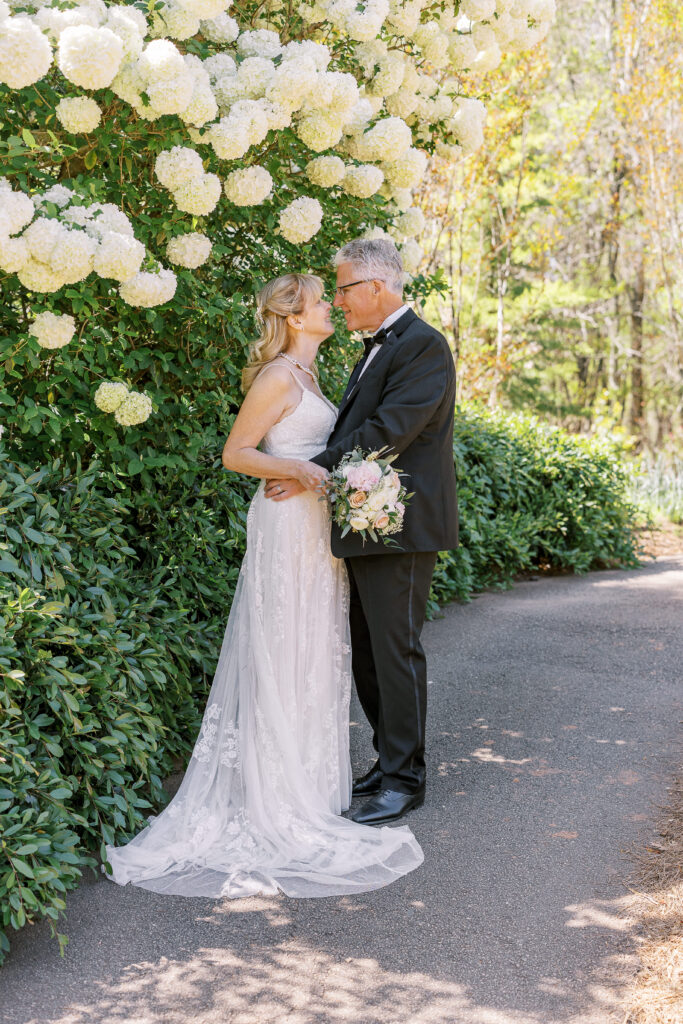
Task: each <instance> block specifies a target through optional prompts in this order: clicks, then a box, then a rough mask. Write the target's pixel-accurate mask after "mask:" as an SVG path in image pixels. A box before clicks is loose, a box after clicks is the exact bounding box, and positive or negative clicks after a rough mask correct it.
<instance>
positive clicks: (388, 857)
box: [107, 373, 423, 897]
mask: <svg viewBox="0 0 683 1024" xmlns="http://www.w3.org/2000/svg"><path fill="white" fill-rule="evenodd" d="M292 376H294V378H295V380H297V383H299V386H300V387H302V385H301V383H300V382H299V381H298V378H297V377H296V375H295V374H294V373H292ZM335 419H336V409H335V407H334V406H333V405H332V404H331V403H330V402H329V401H328V400H327V399H323V398H321V397H320V396H319V395H318V394H316V393H314V392H312V391H309V390H307V389H305V388H303V387H302V395H301V401H300V404H299V405H298V406H297V408H296V409H295V410H294V412H293V413H291V414H290V415H289V416H287V417H285V418H284V419H282V420H280V421H279V422H278V423H276V424H275V425H274V426H273V427H272V428H271V429H270V430H269V431H268V433H267V434H266V436H265V437H264V439H263V443H262V450H263V451H264V452H265V453H267V454H269V455H274V456H280V457H282V458H300V459H310V458H311V457H312V456H313V455H316V454H317V453H318V452H320V451H322V450H323V449H324V447H325V444H326V442H327V438H328V437H329V435H330V432H331V430H332V427H333V426H334V423H335ZM350 688H351V649H350V645H349V626H348V579H347V576H346V569H345V566H344V563H343V560H341V559H336V558H334V557H333V555H332V553H331V550H330V521H329V513H328V511H327V506H326V503H325V502H323V501H320V500H319V498H318V496H317V495H316V494H314V493H313V492H310V491H306V492H305V493H304V494H301V495H298V496H296V497H293V498H289V499H288V500H287V501H282V502H274V501H271V500H268V499H267V498H265V496H264V484H263V483H261V484H260V486H259V487H258V490H257V491H256V494H255V496H254V498H253V500H252V502H251V505H250V507H249V514H248V517H247V551H246V554H245V556H244V560H243V562H242V567H241V570H240V576H239V580H238V583H237V589H236V592H235V597H234V600H233V604H232V609H231V611H230V616H229V618H228V623H227V627H226V630H225V636H224V639H223V644H222V647H221V652H220V657H219V660H218V666H217V668H216V674H215V676H214V680H213V684H212V687H211V692H210V694H209V699H208V703H207V706H206V711H205V713H204V719H203V722H202V727H201V731H200V733H199V737H198V739H197V742H196V744H195V747H194V750H193V753H192V757H191V760H190V763H189V766H188V769H187V772H186V773H185V776H184V779H183V782H182V784H181V786H180V789H179V790H178V792H177V794H176V796H175V797H174V798H173V800H172V801H171V802H170V804H169V805H168V806H167V807H166V808H165V809H164V810H163V811H162V812H161V813H160V814H159V815H158V816H157V817H156V818H150V819H149V824H148V826H147V827H146V828H145V829H144V830H143V831H142V832H140V833H139V834H138V835H137V836H136V837H135V838H134V839H132V840H131V842H129V843H128V844H127V845H126V846H122V847H111V846H108V847H107V856H108V859H109V862H110V864H111V866H112V868H113V875H112V876H111V877H112V878H113V880H114V881H115V882H118V883H119V884H121V885H124V884H125V883H126V882H132V883H133V884H135V885H139V886H143V887H144V888H147V889H152V890H154V891H155V892H162V893H174V894H178V895H182V896H212V897H218V896H228V897H241V896H250V895H253V894H256V893H263V894H274V893H276V892H278V891H279V890H281V891H282V892H284V893H285V894H286V895H288V896H295V897H301V896H334V895H341V894H344V893H354V892H366V891H368V890H370V889H377V888H379V887H380V886H383V885H387V884H388V883H389V882H392V881H394V880H395V879H397V878H399V877H400V876H401V875H404V874H406V873H407V872H409V871H412V870H413V869H414V868H416V867H418V865H419V864H421V863H422V860H423V854H422V850H421V849H420V847H419V845H418V843H417V841H416V839H415V838H414V836H413V834H412V833H411V831H410V829H408V828H407V827H405V826H402V827H397V828H389V827H383V828H373V827H371V826H367V825H358V824H356V823H355V822H352V821H350V820H347V819H345V818H342V817H340V816H339V815H340V812H341V811H342V810H345V809H346V808H347V807H348V806H349V803H350V799H351V767H350V761H349V729H348V727H349V696H350Z"/></svg>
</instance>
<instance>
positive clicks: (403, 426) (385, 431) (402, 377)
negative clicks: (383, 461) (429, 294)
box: [310, 338, 451, 470]
mask: <svg viewBox="0 0 683 1024" xmlns="http://www.w3.org/2000/svg"><path fill="white" fill-rule="evenodd" d="M410 353H411V357H410V358H409V359H404V360H403V361H401V362H398V361H397V365H395V366H393V367H392V368H391V372H390V374H389V376H388V378H387V383H386V387H385V388H384V392H383V394H382V399H381V401H380V404H379V405H378V406H377V408H376V410H375V412H374V413H373V415H372V416H370V417H369V418H368V419H366V420H365V422H364V423H363V424H362V425H361V426H360V427H357V428H356V429H355V430H352V431H350V432H349V433H348V434H345V435H344V436H343V437H342V438H340V439H339V440H338V441H335V443H334V444H333V445H331V446H330V447H328V448H326V449H325V450H324V451H322V452H320V454H319V455H314V456H313V458H312V459H311V460H310V461H311V462H315V463H316V464H317V465H318V466H322V467H323V468H324V469H327V470H332V469H333V467H334V466H336V465H337V463H339V462H340V461H341V459H342V457H343V456H344V455H345V454H346V453H347V452H350V451H351V450H352V449H353V448H361V449H362V450H363V451H364V452H370V451H377V450H378V449H379V448H383V447H384V446H385V445H386V446H387V447H389V448H391V453H388V454H391V455H395V454H398V455H400V454H401V452H403V451H404V450H405V449H406V448H407V447H408V446H409V445H410V444H411V442H412V441H414V440H415V438H416V437H417V436H418V435H419V434H420V433H421V432H422V430H423V429H424V427H425V426H426V425H427V424H428V423H429V421H430V420H431V419H432V417H433V416H434V414H435V412H436V411H437V409H438V408H439V406H440V404H441V403H442V401H443V397H444V394H445V392H446V390H447V388H448V383H449V376H450V374H449V369H450V368H449V365H448V363H449V360H450V358H451V357H450V353H449V352H448V351H446V350H445V346H444V344H443V343H442V342H441V341H439V339H438V338H427V339H425V340H424V341H422V342H421V343H420V342H419V341H418V342H416V343H415V344H414V345H411V350H410ZM401 354H402V353H401Z"/></svg>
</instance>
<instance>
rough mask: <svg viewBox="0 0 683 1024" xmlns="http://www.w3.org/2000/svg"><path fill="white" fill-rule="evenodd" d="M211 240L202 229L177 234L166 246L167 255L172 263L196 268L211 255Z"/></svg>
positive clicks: (192, 268) (191, 268)
mask: <svg viewBox="0 0 683 1024" xmlns="http://www.w3.org/2000/svg"><path fill="white" fill-rule="evenodd" d="M211 248H212V247H211V241H210V240H209V239H208V238H207V237H206V235H204V234H202V232H201V231H191V232H189V233H188V234H186V235H177V236H176V237H175V238H172V239H171V241H170V242H169V243H168V245H167V246H166V255H167V256H168V258H169V260H170V261H171V263H177V264H178V266H179V267H186V268H187V269H189V270H195V269H196V268H197V267H201V265H202V264H203V263H206V261H207V260H208V258H209V256H210V255H211Z"/></svg>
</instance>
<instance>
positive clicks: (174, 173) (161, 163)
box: [154, 146, 204, 192]
mask: <svg viewBox="0 0 683 1024" xmlns="http://www.w3.org/2000/svg"><path fill="white" fill-rule="evenodd" d="M154 173H155V174H156V176H157V178H158V179H159V181H160V182H161V184H162V185H163V186H164V188H167V189H169V190H170V191H171V192H172V191H173V190H174V189H177V188H180V186H181V185H186V184H187V182H188V181H192V180H193V178H200V177H201V176H202V174H203V173H204V165H203V164H202V158H201V157H200V155H199V153H197V151H196V150H194V149H190V147H189V146H174V147H173V149H165V150H164V151H163V153H159V156H158V157H157V158H156V161H155V163H154Z"/></svg>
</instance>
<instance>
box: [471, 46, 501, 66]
mask: <svg viewBox="0 0 683 1024" xmlns="http://www.w3.org/2000/svg"><path fill="white" fill-rule="evenodd" d="M502 59H503V54H502V51H501V49H500V46H499V45H498V41H497V40H494V41H493V43H492V44H491V46H489V47H487V48H486V49H485V50H479V52H478V53H477V56H476V59H475V61H474V64H473V65H472V70H473V71H476V72H478V73H479V74H485V73H486V72H487V71H493V70H495V68H497V67H498V65H499V64H500V62H501V61H502Z"/></svg>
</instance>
